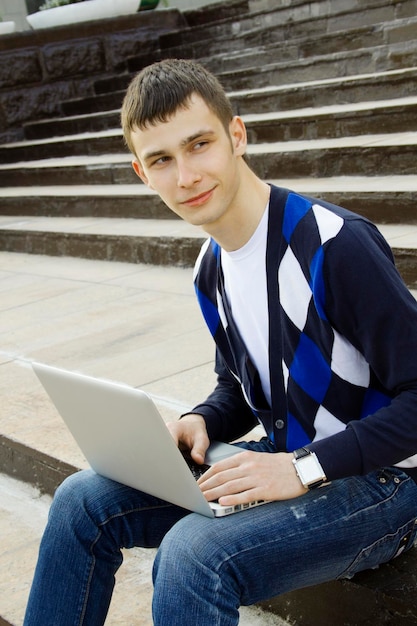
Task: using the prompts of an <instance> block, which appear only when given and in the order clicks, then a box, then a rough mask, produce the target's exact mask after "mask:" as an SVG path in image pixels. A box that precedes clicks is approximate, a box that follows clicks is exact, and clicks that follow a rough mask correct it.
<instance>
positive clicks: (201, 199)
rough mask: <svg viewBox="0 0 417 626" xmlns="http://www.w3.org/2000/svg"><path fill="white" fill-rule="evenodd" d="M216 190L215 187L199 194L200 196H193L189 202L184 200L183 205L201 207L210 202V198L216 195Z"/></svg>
mask: <svg viewBox="0 0 417 626" xmlns="http://www.w3.org/2000/svg"><path fill="white" fill-rule="evenodd" d="M214 189H215V187H213V188H212V189H209V190H208V191H204V192H203V193H200V194H198V196H193V197H192V198H189V199H188V200H183V201H182V202H181V204H184V205H186V206H189V207H198V206H201V205H202V204H205V203H206V202H207V201H208V200H210V198H211V197H212V195H213V193H214Z"/></svg>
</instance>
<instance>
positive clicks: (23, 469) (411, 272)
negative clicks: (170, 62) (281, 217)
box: [0, 0, 417, 626]
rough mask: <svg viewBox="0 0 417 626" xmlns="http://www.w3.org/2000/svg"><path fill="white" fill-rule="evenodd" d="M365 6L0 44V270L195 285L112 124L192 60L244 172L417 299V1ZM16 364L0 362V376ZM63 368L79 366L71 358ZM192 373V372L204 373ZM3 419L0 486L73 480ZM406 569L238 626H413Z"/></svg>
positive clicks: (255, 3) (174, 16)
mask: <svg viewBox="0 0 417 626" xmlns="http://www.w3.org/2000/svg"><path fill="white" fill-rule="evenodd" d="M363 5H364V6H362V4H361V3H359V4H358V3H357V2H355V1H354V0H344V1H343V2H340V1H339V0H318V1H315V2H308V1H307V0H292V1H291V2H288V1H284V0H281V1H278V0H247V1H245V0H229V1H225V2H222V3H219V4H218V5H210V6H207V7H205V8H203V9H200V10H195V11H192V10H190V11H185V12H182V13H181V12H179V11H174V10H167V11H158V12H157V13H158V15H157V16H156V13H155V14H154V15H155V16H156V17H155V18H154V19H153V20H152V19H151V17H150V16H149V15H145V14H143V15H140V14H138V15H137V16H134V18H132V19H130V18H129V20H127V19H125V18H121V19H119V20H117V21H116V22H114V23H112V24H108V23H103V24H101V23H97V24H94V23H93V24H91V25H89V26H87V25H86V26H85V27H83V28H81V29H79V30H78V31H77V32H76V33H75V32H74V31H73V30H71V28H70V27H65V28H60V29H53V30H52V31H51V32H45V33H41V34H39V33H38V34H37V33H24V34H21V35H20V36H9V37H8V38H7V39H5V40H3V41H2V40H0V136H1V137H3V144H2V145H0V257H1V254H2V252H3V253H13V259H14V261H13V263H15V264H16V263H17V264H18V263H19V262H18V261H16V259H19V258H21V259H22V261H21V263H23V262H24V261H23V260H24V259H26V258H27V257H26V255H28V254H29V255H36V256H34V257H33V259H34V261H33V263H34V265H36V266H39V264H42V263H41V261H40V259H42V258H43V257H42V256H39V255H45V262H46V259H47V258H49V257H64V259H56V263H57V264H59V265H57V267H60V268H62V267H63V266H62V262H63V261H64V260H65V259H66V260H67V263H68V264H69V266H68V267H70V264H71V263H78V262H80V263H81V262H82V260H85V262H87V260H88V261H89V263H90V264H94V263H97V262H100V261H107V262H111V263H107V264H102V266H101V267H104V266H105V269H101V270H100V272H101V273H102V274H103V275H105V274H106V273H108V272H111V271H112V269H111V268H113V266H114V267H115V268H122V267H123V272H126V273H128V272H136V264H145V266H144V267H146V265H147V264H149V267H150V270H149V271H150V272H151V273H152V272H157V269H158V268H165V269H164V271H165V272H168V274H164V277H163V278H162V280H163V281H166V280H168V279H167V278H166V276H173V277H174V279H173V280H181V281H182V280H183V274H182V273H181V272H182V271H184V272H186V275H187V279H188V278H189V274H190V269H189V268H191V267H192V265H193V263H194V259H195V257H196V255H197V253H198V250H199V247H200V244H201V241H202V239H203V233H201V231H199V230H198V229H195V228H193V227H190V226H189V225H187V224H184V223H183V222H181V221H180V220H179V219H176V217H175V216H174V215H172V214H171V213H170V212H169V210H168V209H167V208H166V207H165V206H164V205H163V204H162V202H161V201H160V200H159V198H158V197H157V196H156V195H155V194H154V193H152V192H151V191H149V190H148V189H147V188H146V187H145V186H144V185H142V184H141V183H140V182H139V180H138V179H137V178H136V177H135V175H134V173H133V171H132V169H131V165H130V160H131V157H130V155H129V154H128V153H127V151H126V149H125V147H124V144H123V139H122V134H121V130H120V125H119V110H120V105H121V101H122V98H123V95H124V91H125V89H126V86H127V84H128V83H129V81H130V79H131V77H132V76H133V75H134V74H135V73H136V72H137V71H138V70H139V69H140V68H141V67H143V66H144V65H146V64H147V63H149V62H152V61H153V60H158V59H161V58H168V57H177V58H178V57H186V58H196V59H198V60H200V61H201V62H202V63H203V64H204V65H206V66H207V67H208V68H209V69H211V70H212V71H214V72H215V73H216V74H217V76H218V77H219V78H220V80H221V82H222V84H223V85H224V86H225V88H226V90H227V92H228V93H229V94H230V97H231V99H232V102H233V105H234V109H235V111H236V113H239V114H240V115H242V117H243V119H244V120H245V122H246V125H247V128H248V134H249V141H250V145H249V148H248V156H249V159H250V162H251V164H252V166H253V168H254V169H255V170H256V171H257V172H258V174H259V175H260V176H262V177H263V178H264V179H265V180H268V181H270V182H274V183H276V184H279V185H281V186H285V187H289V188H292V189H294V190H296V191H300V192H302V193H307V194H309V195H312V196H315V197H319V198H320V197H323V198H326V199H327V200H330V201H332V202H335V203H338V204H341V205H343V206H345V207H347V208H350V209H352V210H354V211H356V212H358V213H361V214H363V215H365V216H366V217H368V218H370V219H371V220H372V221H374V222H376V223H377V224H378V226H379V227H380V229H381V231H382V232H383V234H384V235H385V237H386V238H387V240H388V241H389V243H390V244H391V246H392V248H393V251H394V254H395V258H396V262H397V264H398V267H399V270H400V272H401V273H402V275H403V277H404V279H405V281H406V283H407V285H408V286H409V288H410V289H412V290H414V289H416V288H417V211H416V207H415V200H416V192H417V176H416V174H417V149H416V144H417V115H416V113H417V89H416V87H417V0H404V1H403V2H397V1H396V0H367V2H366V3H363ZM75 44H76V45H75ZM74 49H76V50H77V55H78V56H77V59H78V62H79V67H78V69H74V67H75V65H76V63H75V61H74V59H73V57H72V56H71V55H72V51H73V50H74ZM34 51H35V52H36V55H35V56H36V59H37V63H38V65H39V67H41V68H42V71H40V70H39V74H37V75H36V78H33V77H31V71H29V70H28V69H27V68H29V69H30V68H36V67H38V65H36V63H35V61H34V60H33V59H34V58H35V56H34ZM103 51H104V53H103ZM57 55H58V56H57ZM112 55H113V56H112ZM110 57H111V59H112V60H109V59H110ZM103 58H104V59H105V60H104V61H103ZM7 59H10V63H11V62H12V59H13V62H14V63H15V64H16V63H17V62H18V61H19V59H20V60H21V65H18V67H19V71H18V70H16V71H15V76H13V75H12V74H11V73H10V71H6V69H5V68H6V67H7V65H8V64H7ZM16 59H17V61H16ZM39 59H40V61H39ZM53 59H55V61H54V63H53V62H52V60H53ZM56 59H58V60H59V59H66V61H65V62H63V63H62V66H63V67H61V68H59V69H57V67H58V62H57V60H56ZM29 60H30V63H29ZM19 63H20V61H19ZM21 68H22V69H21ZM24 68H26V69H24ZM33 71H34V70H33ZM23 94H27V98H28V107H27V112H25V107H24V106H23V105H22V104H21V99H22V97H23ZM13 103H16V107H17V108H16V111H15V113H12V109H13V107H12V104H13ZM2 107H3V108H2ZM46 113H47V114H46ZM70 257H73V258H72V259H70ZM1 258H5V257H1ZM35 259H36V260H35ZM77 259H78V260H77ZM25 263H26V261H25ZM118 264H120V265H118ZM88 267H89V268H91V267H93V265H89V266H88ZM94 267H96V266H95V265H94ZM128 267H129V268H131V269H129V270H127V269H126V268H128ZM83 268H84V266H83ZM140 268H141V271H144V270H143V267H142V265H140ZM1 269H2V268H1V267H0V270H1ZM5 269H6V270H7V267H6V268H5ZM83 271H84V269H83ZM86 271H90V270H86ZM97 271H98V270H97ZM114 271H115V272H116V269H115V270H114ZM117 271H119V270H117ZM120 271H121V269H120ZM178 272H179V273H178ZM18 274H19V270H17V274H16V275H18ZM145 274H146V272H145ZM74 276H75V274H74ZM142 276H143V274H142ZM158 276H159V275H158ZM0 280H1V271H0ZM71 280H75V279H74V277H73V278H72V279H71ZM103 280H104V279H103ZM0 286H1V285H0ZM182 289H183V288H182V287H181V290H182ZM187 302H188V301H187ZM174 315H175V312H172V316H174ZM45 332H46V331H45ZM28 350H29V355H30V354H32V353H31V351H30V349H28ZM13 358H14V357H10V356H7V355H6V356H4V355H3V356H1V354H0V362H1V363H6V362H10V361H12V360H13ZM61 359H62V361H63V362H64V363H69V364H70V365H72V366H73V367H75V368H76V367H77V366H78V363H77V360H76V359H74V358H73V348H72V347H71V346H70V345H69V346H68V352H63V353H61ZM64 363H62V364H64ZM187 368H188V371H196V364H195V363H194V362H191V363H190V364H187ZM187 368H185V369H187ZM100 371H101V370H100V369H99V368H98V369H96V370H94V373H95V374H97V373H98V374H99V373H100ZM103 371H104V372H105V375H106V376H107V375H108V372H109V370H103ZM110 371H111V369H110ZM126 371H129V370H128V369H127V370H126ZM205 374H206V370H204V375H205ZM120 375H122V374H120ZM200 376H201V374H200ZM11 378H12V377H10V380H11ZM196 378H197V380H198V374H196ZM18 379H19V381H22V380H23V378H20V376H18ZM25 380H26V379H25ZM151 380H152V378H151ZM133 382H134V383H135V384H139V381H137V380H135V381H132V384H133ZM197 386H198V385H197ZM17 393H18V392H17ZM178 394H179V392H178V390H175V391H174V392H173V395H174V396H175V397H176V398H177V399H178ZM179 395H180V394H179ZM199 399H200V398H196V401H198V400H199ZM42 406H43V405H42ZM4 415H5V416H6V417H5V418H3V417H2V414H1V412H0V425H1V428H2V430H1V436H2V438H1V441H0V443H1V447H0V450H2V451H3V452H2V456H1V458H0V460H1V462H2V470H3V471H4V472H7V473H9V474H13V475H14V476H17V477H19V478H22V479H24V480H26V481H29V482H30V481H31V475H36V480H35V479H33V480H32V482H34V483H36V485H37V486H38V487H39V488H40V489H41V491H46V492H52V491H53V489H54V488H55V486H56V484H57V482H59V481H60V480H62V477H63V476H64V475H66V474H68V473H69V472H71V471H74V469H76V468H77V467H80V466H82V463H81V462H80V463H79V462H78V461H77V460H75V461H74V458H75V459H76V457H74V456H72V455H68V454H66V453H65V454H62V455H60V454H57V453H56V452H54V453H52V452H50V450H48V449H46V448H45V444H44V442H42V443H38V444H36V443H31V444H30V445H29V444H27V443H25V444H24V445H23V444H22V443H21V442H20V440H19V437H17V439H16V429H15V430H13V436H12V435H11V434H10V432H9V431H8V430H7V428H8V423H9V422H8V420H9V415H8V414H7V412H6V413H4ZM22 439H23V438H22ZM35 466H36V468H37V469H36V471H35V472H34V469H33V468H34V467H35ZM45 468H46V469H45ZM414 558H415V556H414ZM399 561H400V565H399V566H397V565H396V566H392V565H388V566H386V567H385V568H380V573H379V575H378V576H379V577H378V576H375V574H371V575H368V574H365V575H363V576H361V577H359V578H355V580H354V581H353V582H344V583H341V582H338V583H334V584H333V585H327V586H322V587H321V588H317V589H314V590H313V591H312V592H310V591H308V590H306V591H304V592H297V593H295V594H287V595H286V596H284V597H283V598H279V599H274V600H273V601H271V602H270V603H265V605H263V609H264V610H265V612H264V613H263V614H262V615H261V616H260V617H259V615H256V616H255V614H254V613H249V614H248V615H247V616H246V618H245V617H244V616H243V618H242V623H243V621H244V619H246V620H249V621H247V623H248V624H249V625H250V626H255V623H256V624H257V623H258V621H257V620H260V621H259V624H261V623H262V624H268V623H270V624H282V621H281V618H282V617H285V618H286V619H288V620H289V621H290V622H291V623H292V624H300V625H303V626H334V624H336V623H337V624H341V625H342V624H343V626H348V625H350V624H351V625H352V626H370V625H371V624H372V625H375V624H388V625H391V626H403V625H404V626H408V625H410V626H411V624H415V623H416V622H417V606H416V602H415V600H414V599H413V596H415V594H414V592H413V593H412V594H405V593H404V589H409V588H410V587H412V586H413V585H414V584H415V577H416V574H417V569H416V567H415V564H414V562H413V559H412V556H411V557H410V556H408V557H407V558H406V559H403V560H402V561H401V559H400V560H399ZM133 562H134V560H133ZM132 571H134V572H136V573H137V568H136V569H135V566H133V570H132ZM384 576H385V578H384ZM387 578H389V584H387V582H386V580H387ZM127 588H128V589H129V590H130V587H129V585H128V587H127ZM410 596H411V597H410ZM323 598H330V599H331V604H332V606H333V607H334V608H333V609H331V608H329V602H328V601H324V600H323ZM352 598H354V599H353V600H352ZM306 606H308V607H309V610H308V611H307V612H306V610H305V608H306ZM335 611H336V612H335ZM0 615H1V617H0V624H2V623H3V622H4V623H5V624H7V623H9V620H10V623H11V622H12V621H13V620H12V619H11V618H10V615H11V613H8V614H6V613H4V612H3V610H2V608H1V606H0ZM19 615H20V613H19ZM117 615H119V617H117V616H116V617H115V618H114V621H112V622H109V623H112V624H127V623H132V624H133V621H132V622H131V621H129V620H130V619H131V618H130V617H126V613H123V612H122V613H120V614H117ZM8 616H9V617H8ZM120 616H122V617H120ZM279 616H280V617H279ZM2 618H3V622H2ZM135 623H136V622H135ZM137 623H138V624H139V623H142V622H137ZM145 623H146V624H147V623H148V622H146V621H144V622H143V624H145ZM13 626H17V622H16V621H14V622H13Z"/></svg>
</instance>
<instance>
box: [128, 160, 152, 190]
mask: <svg viewBox="0 0 417 626" xmlns="http://www.w3.org/2000/svg"><path fill="white" fill-rule="evenodd" d="M132 167H133V170H134V172H135V174H136V176H139V178H140V179H141V181H142V182H143V183H145V185H147V186H148V187H149V188H150V189H152V187H151V186H150V184H149V180H148V177H147V176H146V174H145V172H144V171H143V168H142V165H141V164H140V162H139V161H138V160H137V159H133V161H132Z"/></svg>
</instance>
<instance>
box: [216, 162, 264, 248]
mask: <svg viewBox="0 0 417 626" xmlns="http://www.w3.org/2000/svg"><path fill="white" fill-rule="evenodd" d="M242 170H243V171H242V175H241V178H240V184H239V188H238V191H237V193H236V197H235V199H234V202H233V205H232V206H230V210H229V211H228V212H227V215H225V216H224V219H223V220H221V221H220V222H218V223H216V224H207V225H206V227H205V228H204V230H205V232H206V233H207V234H208V235H210V237H213V239H214V240H215V241H216V242H217V243H218V244H219V245H220V247H221V248H223V249H224V250H225V251H226V252H233V251H234V250H239V248H242V247H243V246H244V245H245V244H246V243H247V242H248V241H249V239H250V238H251V237H252V235H253V234H254V232H255V231H256V229H257V227H258V225H259V223H260V221H261V219H262V216H263V214H264V211H265V207H266V205H267V202H268V199H269V195H270V187H269V185H267V184H266V183H264V182H263V181H262V180H261V179H260V178H258V176H256V175H255V174H254V172H252V170H251V169H250V168H249V166H248V165H247V164H246V163H245V162H244V161H242Z"/></svg>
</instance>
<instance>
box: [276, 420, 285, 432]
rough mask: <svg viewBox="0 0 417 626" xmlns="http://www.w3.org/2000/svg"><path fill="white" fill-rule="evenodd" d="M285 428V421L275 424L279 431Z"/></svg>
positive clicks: (278, 421)
mask: <svg viewBox="0 0 417 626" xmlns="http://www.w3.org/2000/svg"><path fill="white" fill-rule="evenodd" d="M284 426H285V422H284V420H277V421H276V422H275V428H277V429H278V430H282V429H283V428H284Z"/></svg>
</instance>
